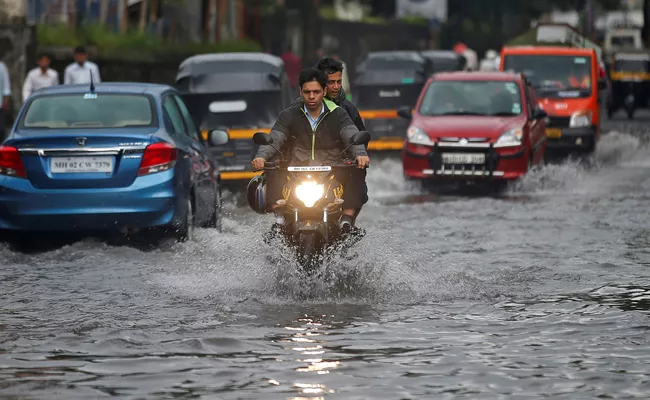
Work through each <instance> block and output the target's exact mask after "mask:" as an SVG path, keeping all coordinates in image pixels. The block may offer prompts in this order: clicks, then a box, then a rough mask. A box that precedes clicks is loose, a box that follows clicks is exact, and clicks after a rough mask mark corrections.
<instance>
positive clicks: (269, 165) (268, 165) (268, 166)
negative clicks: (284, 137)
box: [253, 161, 370, 172]
mask: <svg viewBox="0 0 650 400" xmlns="http://www.w3.org/2000/svg"><path fill="white" fill-rule="evenodd" d="M358 166H359V163H357V162H356V161H348V162H347V163H345V164H334V165H330V167H332V168H358ZM365 168H370V165H368V166H366V167H365ZM274 169H282V168H280V161H273V162H265V163H264V168H261V169H254V170H253V171H255V172H257V171H269V170H274Z"/></svg>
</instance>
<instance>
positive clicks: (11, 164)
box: [0, 83, 228, 240]
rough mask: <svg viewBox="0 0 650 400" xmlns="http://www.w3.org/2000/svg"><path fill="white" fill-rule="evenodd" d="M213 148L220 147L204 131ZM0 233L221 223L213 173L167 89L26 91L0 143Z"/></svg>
mask: <svg viewBox="0 0 650 400" xmlns="http://www.w3.org/2000/svg"><path fill="white" fill-rule="evenodd" d="M208 136H209V137H208V139H209V140H210V142H211V143H212V144H213V145H223V144H224V143H226V142H227V141H228V134H227V133H226V132H224V131H218V130H215V131H212V132H210V134H209V135H208ZM0 204H2V206H0V229H1V230H9V231H14V232H33V231H86V230H90V231H107V232H109V231H119V232H123V233H133V232H137V231H141V230H145V229H148V228H163V229H164V231H165V232H167V233H170V234H172V235H175V236H176V237H177V238H178V239H180V240H187V239H189V238H191V237H192V233H193V228H194V226H195V224H196V225H200V226H205V227H214V228H217V229H220V227H221V196H220V172H219V169H218V168H217V165H216V164H215V163H214V162H213V161H212V160H211V159H210V156H209V153H208V151H207V149H206V143H205V141H204V140H202V139H201V136H200V134H199V131H198V129H197V128H196V126H195V125H194V122H193V121H192V118H191V116H190V113H189V111H188V110H187V107H186V105H185V103H184V102H183V100H182V98H181V97H180V94H179V93H178V92H177V91H176V90H175V89H174V88H172V87H170V86H167V85H154V84H143V83H101V84H98V85H97V86H96V87H95V86H94V85H93V84H92V83H91V84H90V86H89V85H61V86H54V87H50V88H46V89H41V90H39V91H36V92H34V94H32V96H31V97H30V98H29V99H28V100H27V102H26V103H25V104H24V105H23V107H22V108H21V110H20V112H19V113H18V117H17V120H16V123H15V124H14V126H13V129H12V130H11V132H10V134H9V136H8V137H7V139H5V140H4V142H3V143H2V145H1V147H0Z"/></svg>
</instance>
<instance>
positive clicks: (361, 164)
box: [357, 156, 370, 168]
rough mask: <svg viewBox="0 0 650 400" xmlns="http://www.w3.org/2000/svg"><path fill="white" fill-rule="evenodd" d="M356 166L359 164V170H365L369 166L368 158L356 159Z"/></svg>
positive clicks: (360, 157) (359, 157)
mask: <svg viewBox="0 0 650 400" xmlns="http://www.w3.org/2000/svg"><path fill="white" fill-rule="evenodd" d="M357 164H359V168H366V167H367V166H369V165H370V157H368V156H358V157H357Z"/></svg>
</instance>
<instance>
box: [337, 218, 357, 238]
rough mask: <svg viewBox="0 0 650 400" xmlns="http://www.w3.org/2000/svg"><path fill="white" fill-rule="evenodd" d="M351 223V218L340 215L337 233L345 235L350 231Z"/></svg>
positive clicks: (352, 226)
mask: <svg viewBox="0 0 650 400" xmlns="http://www.w3.org/2000/svg"><path fill="white" fill-rule="evenodd" d="M352 223H353V220H352V218H351V217H349V216H347V215H343V216H341V219H340V220H339V234H341V235H347V234H349V233H350V232H352V229H353V228H354V225H353V224H352Z"/></svg>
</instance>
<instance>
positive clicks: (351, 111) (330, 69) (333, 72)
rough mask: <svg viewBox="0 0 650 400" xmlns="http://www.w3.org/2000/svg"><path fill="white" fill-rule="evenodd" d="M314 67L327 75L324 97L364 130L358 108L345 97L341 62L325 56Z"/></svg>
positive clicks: (358, 127)
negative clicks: (341, 109)
mask: <svg viewBox="0 0 650 400" xmlns="http://www.w3.org/2000/svg"><path fill="white" fill-rule="evenodd" d="M316 69H319V70H321V71H323V72H324V73H325V74H326V76H327V94H326V97H327V98H328V99H329V100H332V101H333V102H334V103H336V105H338V106H339V107H341V108H343V109H344V110H345V111H346V112H347V113H348V115H349V116H350V119H352V122H354V125H356V127H357V129H359V130H360V131H365V130H366V126H365V125H364V123H363V119H362V118H361V115H360V114H359V110H358V109H357V107H356V106H355V105H354V104H352V102H351V101H350V100H348V99H347V97H346V93H345V90H344V89H343V63H342V62H341V61H338V60H335V59H333V58H330V57H327V58H323V59H322V60H320V61H319V62H318V65H316Z"/></svg>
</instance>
